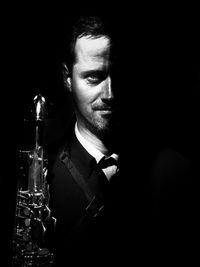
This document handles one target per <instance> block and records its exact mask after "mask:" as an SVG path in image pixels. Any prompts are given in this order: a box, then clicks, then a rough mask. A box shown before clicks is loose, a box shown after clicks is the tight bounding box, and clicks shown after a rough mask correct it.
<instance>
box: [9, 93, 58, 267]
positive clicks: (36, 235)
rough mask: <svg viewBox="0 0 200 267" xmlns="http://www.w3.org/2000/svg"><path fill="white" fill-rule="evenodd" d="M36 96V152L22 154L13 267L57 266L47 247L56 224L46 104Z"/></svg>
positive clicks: (40, 97) (21, 152)
mask: <svg viewBox="0 0 200 267" xmlns="http://www.w3.org/2000/svg"><path fill="white" fill-rule="evenodd" d="M45 102H46V101H45V98H44V97H43V96H42V95H40V94H39V95H36V96H35V97H34V123H35V124H34V128H35V143H34V148H33V150H29V151H19V152H20V153H19V158H20V161H21V162H22V163H23V164H22V166H20V175H19V181H18V188H17V197H16V210H15V222H14V233H13V240H12V241H13V267H36V266H44V267H47V266H48V267H49V266H54V254H53V253H52V252H51V251H50V250H49V249H48V248H47V247H46V246H45V238H46V234H47V228H48V226H49V225H54V226H55V223H56V220H55V218H53V217H52V216H51V210H50V208H49V198H50V195H49V187H48V183H47V180H46V177H47V171H48V168H47V163H48V162H47V159H46V158H45V153H44V152H45V151H44V149H43V142H42V139H43V129H44V123H45V118H46V103H45Z"/></svg>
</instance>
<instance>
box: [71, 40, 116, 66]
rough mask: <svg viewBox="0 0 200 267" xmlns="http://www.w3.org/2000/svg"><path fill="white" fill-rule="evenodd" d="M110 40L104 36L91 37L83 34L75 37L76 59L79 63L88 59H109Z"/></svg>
mask: <svg viewBox="0 0 200 267" xmlns="http://www.w3.org/2000/svg"><path fill="white" fill-rule="evenodd" d="M110 49H111V42H110V39H109V38H108V37H106V36H102V37H98V38H91V37H90V36H84V37H81V38H78V39H77V42H76V46H75V53H76V59H77V60H76V61H77V63H81V62H84V61H89V60H101V59H109V57H110Z"/></svg>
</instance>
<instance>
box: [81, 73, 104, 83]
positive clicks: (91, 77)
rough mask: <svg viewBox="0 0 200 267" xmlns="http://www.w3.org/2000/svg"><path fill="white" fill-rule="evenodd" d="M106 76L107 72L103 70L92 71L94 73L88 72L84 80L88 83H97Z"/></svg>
mask: <svg viewBox="0 0 200 267" xmlns="http://www.w3.org/2000/svg"><path fill="white" fill-rule="evenodd" d="M106 77H107V74H106V73H105V72H94V73H89V74H88V75H87V76H86V80H87V82H88V83H90V84H94V85H95V84H99V83H101V82H102V81H103V80H105V79H106Z"/></svg>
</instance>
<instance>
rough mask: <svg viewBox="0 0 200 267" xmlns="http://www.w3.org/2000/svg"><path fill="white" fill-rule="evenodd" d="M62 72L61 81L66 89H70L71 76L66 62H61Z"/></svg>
mask: <svg viewBox="0 0 200 267" xmlns="http://www.w3.org/2000/svg"><path fill="white" fill-rule="evenodd" d="M62 74H63V82H64V87H65V88H66V89H67V90H68V91H70V92H71V91H72V86H71V77H70V74H69V70H68V67H67V65H66V64H64V63H63V64H62Z"/></svg>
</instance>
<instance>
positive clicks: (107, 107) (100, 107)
mask: <svg viewBox="0 0 200 267" xmlns="http://www.w3.org/2000/svg"><path fill="white" fill-rule="evenodd" d="M114 109H115V105H114V104H113V103H109V104H106V103H102V104H96V105H94V106H93V110H109V111H113V110H114Z"/></svg>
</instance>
